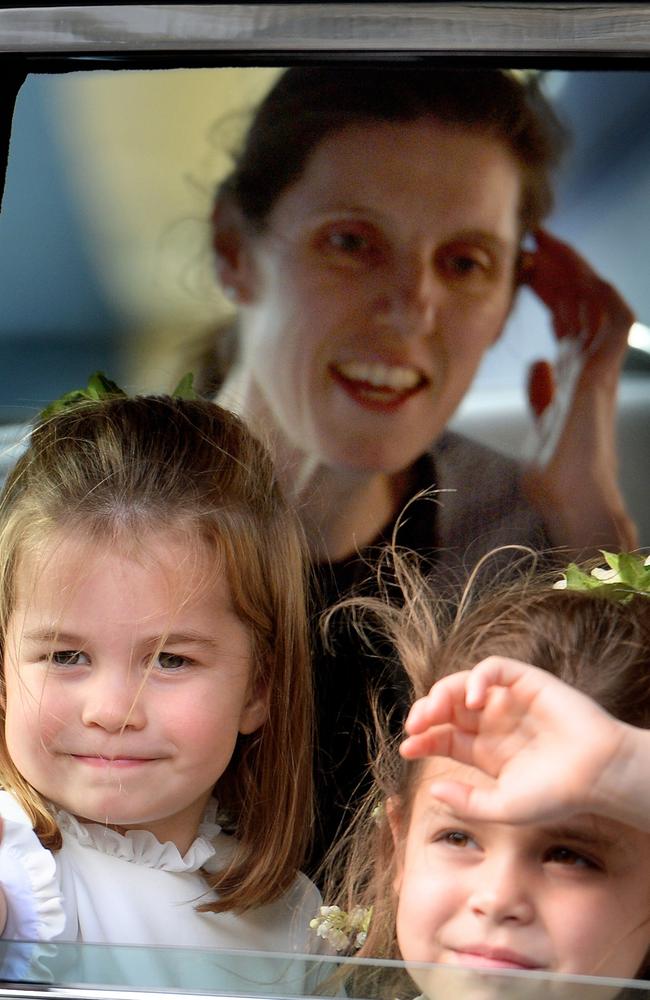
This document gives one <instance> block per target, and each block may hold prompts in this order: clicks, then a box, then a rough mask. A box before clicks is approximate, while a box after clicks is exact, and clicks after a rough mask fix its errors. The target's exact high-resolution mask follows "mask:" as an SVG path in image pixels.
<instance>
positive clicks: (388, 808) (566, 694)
mask: <svg viewBox="0 0 650 1000" xmlns="http://www.w3.org/2000/svg"><path fill="white" fill-rule="evenodd" d="M641 566H642V560H641V559H640V558H639V560H638V567H639V572H641ZM483 570H485V565H484V566H483ZM645 572H647V574H649V575H650V568H648V569H647V570H646V571H645ZM398 575H399V577H400V582H401V584H402V587H403V588H404V591H405V594H406V601H405V604H404V606H403V608H391V607H389V606H388V605H387V604H381V603H379V602H375V603H374V605H371V606H370V610H371V611H373V614H376V615H378V616H379V619H380V621H381V622H383V624H384V625H385V627H386V629H387V631H388V634H389V636H390V638H391V639H392V641H393V642H394V643H395V645H396V648H397V651H398V653H399V655H400V658H401V661H402V663H403V665H404V667H405V671H406V673H407V674H408V677H409V680H410V682H411V684H412V693H413V697H414V698H415V699H419V700H418V701H417V702H416V704H415V705H414V707H413V708H412V710H411V714H410V716H409V718H408V720H407V732H408V734H409V735H408V738H407V740H406V741H405V742H404V743H403V745H402V753H401V755H400V753H399V749H398V745H397V743H393V744H391V743H390V742H389V741H384V743H383V746H382V747H381V749H382V753H381V754H380V756H379V759H378V762H377V769H376V770H377V786H376V797H375V798H374V800H373V801H371V803H370V804H369V807H368V809H367V811H366V813H365V815H364V816H362V817H361V818H360V820H359V823H358V828H357V831H356V839H355V840H354V841H353V844H352V849H351V853H350V856H349V858H348V868H347V870H346V885H345V889H344V891H343V892H342V894H341V899H340V903H341V908H342V910H343V911H344V912H345V913H347V914H350V913H354V914H355V919H356V922H357V923H359V922H360V914H361V913H363V912H364V911H363V910H359V909H357V910H355V907H372V908H373V909H372V918H371V919H370V920H368V914H367V912H366V922H367V923H368V926H367V936H366V935H365V934H363V935H362V937H361V939H359V938H358V936H357V939H356V940H357V943H359V941H360V940H361V941H363V939H364V938H365V943H363V946H362V948H361V950H360V952H359V954H360V955H362V956H381V957H393V958H402V959H404V960H405V961H406V962H407V963H409V964H410V963H415V962H428V963H438V970H439V969H440V968H442V970H443V973H442V976H441V975H440V973H439V971H438V973H437V978H436V977H435V976H434V977H433V978H431V977H428V976H425V975H424V973H422V971H421V970H420V971H417V970H416V969H415V967H411V976H412V978H413V979H414V980H415V982H416V983H417V986H418V990H416V992H417V991H422V990H424V991H425V992H428V993H429V994H431V995H437V993H438V991H439V990H441V989H442V990H443V992H444V989H447V990H449V989H456V990H458V989H460V988H461V986H462V983H463V982H464V980H461V979H460V978H458V976H461V975H464V976H465V977H467V976H470V977H472V976H473V977H474V978H476V974H477V970H480V971H481V972H483V970H485V969H489V970H492V974H494V972H495V970H496V971H502V970H509V973H512V972H515V974H516V975H521V974H527V973H529V972H531V971H534V972H535V974H536V977H538V976H539V974H541V975H542V977H543V978H544V983H545V982H546V977H548V976H550V977H551V979H552V978H553V974H559V975H560V976H561V977H567V976H568V977H571V976H575V975H577V976H584V975H588V976H605V977H613V978H624V979H631V978H634V977H639V978H647V977H648V976H649V975H650V964H649V961H650V800H649V798H648V794H647V789H646V788H645V785H646V784H647V778H646V777H645V775H646V772H647V754H648V749H649V748H650V743H649V736H650V734H649V733H648V730H650V595H648V594H645V595H642V594H638V593H635V592H626V591H625V588H623V592H619V593H618V594H616V595H614V596H615V597H616V598H617V599H614V598H613V597H608V598H605V597H603V594H602V592H599V591H598V590H597V591H594V590H587V591H583V592H578V591H573V590H566V589H564V590H557V589H554V588H553V586H552V578H546V577H545V576H543V575H540V574H536V573H534V572H533V571H532V570H531V572H530V573H529V572H522V575H521V578H520V579H518V580H517V581H516V582H515V583H514V584H513V583H510V584H509V585H508V586H505V587H504V586H501V587H500V588H499V587H496V588H495V587H490V586H489V584H488V583H487V582H486V574H485V572H483V573H482V574H480V575H479V576H478V577H477V578H475V582H476V581H478V584H477V586H476V587H475V589H474V591H472V590H471V585H470V589H469V590H468V591H467V592H466V594H465V596H464V598H463V600H462V602H461V604H460V607H458V608H457V609H456V610H452V611H450V610H449V607H448V606H447V607H445V606H441V602H440V600H439V599H436V598H435V597H434V595H433V592H432V590H431V589H429V587H428V585H427V584H426V583H425V582H424V581H423V580H421V579H420V578H419V577H418V576H417V574H414V573H411V572H410V571H409V570H407V569H404V568H403V567H402V569H400V570H399V573H398ZM621 598H623V599H621ZM478 661H482V662H481V663H480V665H479V666H478V667H476V668H475V670H474V671H472V669H471V668H472V667H473V666H474V664H476V663H477V662H478ZM531 663H534V664H536V667H532V666H528V664H531ZM436 682H437V683H436ZM432 685H433V687H432ZM369 837H370V838H372V839H373V841H374V851H372V850H369V849H368V838H369ZM336 920H338V921H339V924H341V922H343V923H345V918H342V917H341V916H340V915H337V914H336V912H335V913H334V914H331V913H330V914H329V916H327V915H324V916H323V917H322V918H321V920H320V921H318V923H319V924H320V932H321V933H323V934H324V936H326V937H327V936H330V935H329V929H330V926H331V925H333V924H334V923H335V922H336ZM328 925H329V926H328ZM450 967H455V970H464V971H462V972H457V971H455V970H454V971H453V973H452V974H451V982H450V981H447V980H446V979H445V976H449V974H450V973H449V972H447V971H446V970H448V969H449V968H450ZM454 976H457V978H456V979H454ZM425 980H426V981H425ZM445 982H446V986H445V985H444V984H445ZM544 983H542V982H538V984H537V987H535V983H534V982H530V983H527V984H526V986H525V987H524V986H523V984H521V983H519V985H517V983H514V984H511V985H512V987H513V989H514V991H515V993H516V991H517V989H518V988H526V989H528V988H530V990H531V991H532V992H533V994H535V995H536V992H535V991H536V988H539V989H540V990H545V989H547V985H545V984H544ZM402 985H403V984H402ZM466 985H467V984H466ZM410 988H411V991H412V992H413V983H411V984H410ZM572 988H575V984H574V987H572ZM495 989H497V992H498V989H505V987H504V986H503V983H502V982H501V985H500V986H499V987H498V988H497V986H496V985H495ZM406 991H407V992H408V986H407V987H406ZM468 995H473V994H471V993H470V994H468ZM480 995H481V996H482V995H483V994H482V993H481V994H480ZM486 995H487V994H486ZM527 995H528V994H527ZM570 995H574V994H570Z"/></svg>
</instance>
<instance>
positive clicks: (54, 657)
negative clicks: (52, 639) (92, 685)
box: [49, 649, 89, 667]
mask: <svg viewBox="0 0 650 1000" xmlns="http://www.w3.org/2000/svg"><path fill="white" fill-rule="evenodd" d="M49 659H50V661H51V662H52V663H56V665H57V667H77V666H80V665H81V664H84V665H85V664H87V663H89V659H88V657H87V656H86V654H85V653H82V652H81V650H79V649H57V650H56V651H55V652H54V653H51V654H50V656H49Z"/></svg>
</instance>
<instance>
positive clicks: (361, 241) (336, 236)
mask: <svg viewBox="0 0 650 1000" xmlns="http://www.w3.org/2000/svg"><path fill="white" fill-rule="evenodd" d="M328 242H329V243H330V245H331V246H332V247H334V249H335V250H342V251H343V252H344V253H360V252H361V251H362V250H366V249H367V248H368V245H369V243H368V239H367V238H366V237H365V236H364V235H363V234H362V233H355V232H352V231H351V230H345V229H344V230H336V231H334V232H332V233H330V234H329V239H328Z"/></svg>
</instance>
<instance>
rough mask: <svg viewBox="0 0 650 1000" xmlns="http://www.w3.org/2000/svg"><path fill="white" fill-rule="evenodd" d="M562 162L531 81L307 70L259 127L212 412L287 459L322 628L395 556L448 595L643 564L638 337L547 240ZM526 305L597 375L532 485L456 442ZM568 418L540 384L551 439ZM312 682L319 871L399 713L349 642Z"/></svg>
mask: <svg viewBox="0 0 650 1000" xmlns="http://www.w3.org/2000/svg"><path fill="white" fill-rule="evenodd" d="M564 142H565V135H564V131H563V129H562V127H561V126H560V124H559V123H558V121H557V118H556V117H555V115H554V113H553V111H552V109H551V107H550V105H549V104H548V102H547V101H546V100H544V98H543V97H542V95H541V93H540V91H539V88H538V86H537V84H536V82H535V81H534V79H528V80H524V79H522V78H521V77H520V76H518V75H517V74H515V73H511V72H507V71H501V70H476V69H466V70H453V69H448V70H442V69H435V70H431V69H428V68H421V67H412V66H409V67H400V68H396V67H376V66H364V67H363V68H359V67H356V68H355V69H354V70H351V69H350V68H348V67H337V68H332V67H320V68H299V67H296V68H293V69H290V70H288V71H286V72H285V73H284V74H283V75H282V76H281V77H280V78H279V80H278V81H277V82H276V84H275V85H274V86H273V87H272V88H271V90H270V92H269V94H268V95H267V97H266V98H265V100H264V101H263V102H262V103H261V104H260V106H259V107H258V109H257V112H256V114H255V116H254V118H253V120H252V123H251V125H250V128H249V130H248V133H247V135H246V138H245V141H244V143H243V145H242V147H241V149H240V151H239V154H238V156H237V158H236V162H235V166H234V169H233V171H232V172H231V173H230V175H229V176H227V177H226V178H225V180H224V181H223V182H222V184H221V185H220V186H219V188H218V191H217V194H216V198H215V205H214V211H213V242H214V248H215V252H216V261H217V271H218V274H219V278H220V281H221V284H222V286H223V287H224V288H225V289H226V291H227V294H228V298H229V299H230V300H231V301H233V302H235V303H236V304H237V306H238V317H237V323H236V338H235V339H236V344H235V347H234V351H233V354H232V357H231V359H230V364H229V365H226V370H225V372H224V377H223V381H222V384H221V386H220V388H219V389H218V392H217V396H216V398H217V400H218V401H219V402H220V403H221V404H222V405H225V406H227V407H228V408H231V409H233V410H234V411H236V412H237V413H238V414H239V415H240V416H242V417H243V418H244V419H245V420H246V422H247V423H248V425H249V426H250V427H251V429H252V430H253V431H254V433H255V434H256V435H258V436H259V437H261V438H262V439H263V440H264V441H265V442H267V443H268V444H269V447H270V450H271V453H272V454H273V457H274V459H275V462H276V465H277V468H278V474H279V476H280V478H281V481H282V482H283V485H284V488H285V490H286V492H287V494H288V495H289V496H290V497H291V498H292V499H293V502H294V504H295V506H296V509H297V510H298V511H299V513H300V517H301V520H302V521H303V524H304V526H305V528H306V532H307V537H308V542H309V545H310V552H311V556H312V560H313V562H314V565H315V566H316V571H317V576H318V583H317V587H316V595H317V596H316V601H317V602H318V604H319V605H320V606H324V605H327V604H328V603H331V602H333V601H336V599H337V598H338V597H339V596H340V595H341V594H342V593H345V592H346V590H347V589H348V588H350V587H351V586H368V584H367V579H368V577H369V576H371V575H372V570H371V569H369V564H370V565H371V564H372V562H373V558H374V557H373V551H372V549H373V547H376V546H379V545H381V544H382V543H384V542H386V541H388V540H391V539H393V537H394V536H395V537H394V540H395V541H396V542H397V544H399V545H402V546H404V547H405V548H408V549H411V550H413V551H415V552H416V553H418V555H420V556H421V557H423V558H425V559H427V560H428V564H429V566H430V568H431V570H432V572H433V573H435V574H436V575H437V578H438V580H439V582H440V585H441V586H443V585H445V584H448V583H449V577H450V576H451V575H455V576H456V577H458V576H460V577H461V578H462V574H463V565H466V564H467V563H471V562H472V561H473V560H474V559H475V558H477V557H478V556H480V555H481V554H482V553H484V552H486V551H488V550H489V549H490V548H492V547H493V546H495V545H498V544H503V543H518V544H530V545H533V546H534V547H536V548H540V549H544V548H548V547H550V546H551V545H556V546H567V547H572V548H576V549H580V548H585V547H587V548H589V547H595V546H597V545H611V546H613V547H615V546H617V545H618V544H627V545H629V546H632V545H633V544H634V539H635V529H634V525H633V524H632V521H631V519H630V518H629V516H628V514H627V512H626V509H625V504H624V501H623V498H622V495H621V492H620V489H619V486H618V482H617V463H616V449H615V443H614V429H615V419H614V418H615V400H616V390H617V383H618V374H619V370H620V367H621V364H622V361H623V357H624V354H625V351H626V348H627V335H628V331H629V328H630V326H631V323H632V320H633V315H632V312H631V310H630V309H629V307H628V306H627V304H626V303H625V302H624V300H623V299H622V298H621V296H620V295H619V294H618V292H617V291H616V290H615V289H614V288H613V287H612V286H611V285H609V284H608V283H607V282H605V281H604V280H603V279H601V278H600V277H598V276H597V275H596V274H595V273H594V271H593V270H592V269H591V267H590V266H589V265H588V264H587V262H586V261H585V260H584V259H582V258H581V257H580V256H579V255H578V254H577V253H576V252H575V251H574V250H573V249H572V248H571V247H569V246H568V245H567V244H565V243H563V242H562V241H560V240H557V239H556V238H555V237H553V236H551V234H550V233H547V232H545V231H544V230H542V229H541V228H540V226H541V223H542V220H543V219H544V217H545V216H546V214H547V213H548V212H549V211H550V208H551V203H552V190H551V173H552V171H553V169H554V167H555V166H557V163H558V160H559V157H560V153H561V151H562V148H563V145H564ZM533 245H534V248H535V249H534V250H532V249H531V248H532V247H533ZM522 285H526V286H528V289H529V290H530V291H532V292H533V293H534V294H535V295H536V296H537V297H538V298H539V300H540V301H541V302H542V303H543V304H544V306H545V307H546V308H547V309H548V310H549V311H550V316H551V322H552V328H553V333H554V336H555V337H556V338H558V340H560V341H561V342H562V343H563V344H564V345H565V348H564V349H565V350H566V349H567V345H568V353H572V354H573V356H574V361H576V363H577V368H578V369H579V371H578V375H577V378H576V383H575V395H574V399H573V406H572V407H571V408H570V410H569V413H568V415H567V418H566V421H565V424H564V427H563V429H562V433H561V434H560V435H559V437H558V438H557V439H556V441H555V447H554V449H551V454H548V453H547V454H546V455H545V456H544V457H543V458H542V457H541V456H540V457H539V459H538V460H537V461H533V462H532V463H529V464H528V466H527V467H526V468H522V467H520V466H518V465H517V464H516V463H514V462H511V461H508V460H507V459H505V458H504V457H503V456H502V455H499V454H497V453H496V452H495V451H493V450H492V449H490V448H487V447H480V446H478V445H476V444H475V443H473V442H470V441H469V440H467V439H466V438H464V437H461V436H460V435H458V434H454V433H451V432H449V431H448V430H447V427H448V424H449V422H450V420H451V418H452V417H453V415H454V413H455V412H456V411H457V409H458V407H459V405H460V403H461V401H462V400H463V398H464V397H465V395H466V393H467V391H468V389H469V387H470V384H471V383H472V381H473V379H474V377H475V375H476V372H477V369H478V367H479V364H480V363H481V361H482V360H483V358H484V355H485V354H486V352H487V350H488V348H490V347H491V346H492V345H493V344H494V343H495V342H496V341H497V340H498V339H499V337H500V335H501V332H502V330H503V327H504V325H505V323H506V320H507V318H508V315H509V313H510V311H511V308H512V306H513V303H514V300H515V297H516V294H517V291H518V289H519V288H520V287H521V286H522ZM553 395H554V383H553V376H552V372H551V370H550V367H549V365H547V364H544V363H541V364H538V365H536V366H535V367H534V368H533V371H532V374H531V380H530V390H529V396H530V403H531V407H532V408H533V410H534V412H535V413H536V414H537V415H538V416H540V415H542V414H543V413H544V412H545V411H547V412H548V410H549V407H550V406H551V403H552V400H553ZM547 451H548V450H547ZM423 491H429V492H428V493H426V495H425V496H424V497H423ZM431 491H434V495H435V499H436V503H435V505H434V504H433V503H432V502H431V497H432V493H431ZM403 509H406V511H407V513H406V516H405V517H404V518H403V519H402V521H400V520H399V514H400V511H402V510H403ZM369 586H371V587H372V584H369ZM315 678H316V693H317V703H318V714H319V733H320V736H319V756H318V760H317V766H318V778H319V780H318V785H317V787H318V790H319V798H320V803H319V814H318V819H319V824H320V826H321V830H322V832H321V841H320V845H319V849H317V854H318V851H319V850H320V851H321V852H322V851H324V850H326V849H327V848H328V847H329V846H330V844H331V843H332V841H333V840H334V839H335V836H336V832H337V827H338V825H339V823H341V822H345V815H346V813H345V808H346V805H347V804H348V803H349V802H350V800H351V799H352V798H354V796H355V795H357V794H358V791H359V788H360V787H361V786H362V785H363V782H364V780H365V779H364V775H365V773H366V768H367V764H368V761H367V746H366V737H365V730H364V724H367V723H368V722H369V720H370V716H371V710H370V708H369V706H370V704H371V703H372V700H373V697H377V698H378V699H379V701H380V703H381V705H382V706H383V708H384V709H385V710H386V711H387V712H392V713H393V718H394V721H395V725H396V726H397V727H398V726H399V720H400V710H401V708H402V707H403V694H402V693H401V692H400V689H399V688H400V684H399V680H398V679H396V677H395V675H391V668H390V665H389V664H387V663H384V664H382V663H381V654H380V655H379V656H377V655H370V656H369V655H368V654H367V651H364V650H363V649H362V648H360V645H359V643H358V642H357V641H356V640H355V639H354V638H352V640H350V638H349V637H348V636H346V635H334V636H333V638H332V642H331V645H330V648H329V649H328V650H327V651H326V650H323V649H322V648H321V647H320V646H317V650H316V665H315ZM370 689H372V690H373V692H374V693H373V694H371V693H370Z"/></svg>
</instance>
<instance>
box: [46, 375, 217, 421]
mask: <svg viewBox="0 0 650 1000" xmlns="http://www.w3.org/2000/svg"><path fill="white" fill-rule="evenodd" d="M193 382H194V375H193V374H192V372H188V373H187V375H184V376H183V378H182V379H181V380H180V382H179V383H178V385H177V386H176V388H175V389H174V391H173V392H172V393H170V395H171V397H172V399H198V398H199V395H198V393H197V392H196V390H195V389H194V385H193ZM120 397H122V398H124V399H125V398H126V397H127V393H126V392H125V391H124V389H120V387H119V385H117V384H116V383H115V382H113V380H112V379H110V378H108V376H107V375H104V372H94V373H93V374H92V375H91V376H90V378H89V379H88V385H87V386H86V388H85V389H71V390H70V392H65V393H64V394H63V395H62V396H59V398H58V399H55V400H54V402H52V403H50V404H49V405H48V406H46V407H45V409H44V410H43V411H42V412H41V413H40V414H39V417H38V420H39V422H42V421H43V420H48V419H49V418H50V417H52V416H54V414H55V413H60V412H61V411H62V410H67V409H69V408H70V407H73V406H78V405H79V404H80V403H84V402H87V401H90V402H97V401H98V400H101V399H116V398H120Z"/></svg>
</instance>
